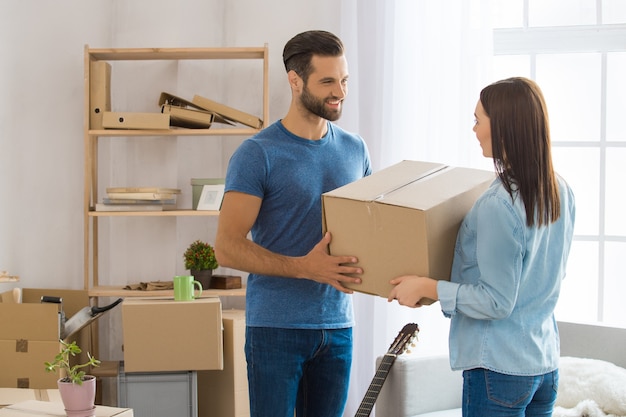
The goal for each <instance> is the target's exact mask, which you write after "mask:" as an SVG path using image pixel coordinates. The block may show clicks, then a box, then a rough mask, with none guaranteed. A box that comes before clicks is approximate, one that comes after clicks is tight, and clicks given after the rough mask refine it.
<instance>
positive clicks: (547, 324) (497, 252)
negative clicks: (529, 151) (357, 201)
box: [437, 178, 575, 375]
mask: <svg viewBox="0 0 626 417" xmlns="http://www.w3.org/2000/svg"><path fill="white" fill-rule="evenodd" d="M558 181H559V188H560V197H561V216H560V218H559V219H558V220H557V221H556V222H555V223H551V224H549V225H547V226H545V225H544V226H542V227H537V225H536V224H535V225H534V226H533V227H528V226H527V225H526V212H525V210H524V205H523V203H522V201H521V198H519V196H517V195H516V194H515V193H514V198H513V199H511V196H510V195H509V194H508V193H507V191H506V190H505V189H504V186H503V185H502V183H501V182H500V180H499V179H496V180H495V181H494V182H493V183H492V184H491V186H490V187H489V189H488V190H487V191H486V192H485V193H484V194H483V195H482V196H481V197H480V198H479V199H478V200H477V201H476V203H475V204H474V207H472V209H471V210H470V211H469V212H468V214H467V215H466V217H465V219H464V220H463V223H462V224H461V227H460V229H459V233H458V236H457V242H456V247H455V253H454V261H453V264H452V274H451V279H450V282H448V281H439V282H438V283H437V290H438V293H439V301H440V304H441V308H442V311H443V313H444V314H445V315H446V316H447V317H451V318H452V321H451V324H450V339H449V344H450V364H451V366H452V369H455V370H466V369H472V368H486V369H489V370H492V371H495V372H500V373H504V374H510V375H540V374H544V373H547V372H551V371H553V370H555V369H556V368H558V358H559V353H560V349H559V337H558V329H557V326H556V320H555V317H554V308H555V305H556V303H557V300H558V297H559V292H560V289H561V280H562V279H563V277H564V276H565V266H566V263H567V257H568V255H569V250H570V245H571V241H572V235H573V229H574V218H575V203H574V195H573V193H572V191H571V189H570V188H569V186H568V185H567V184H566V183H565V181H564V180H562V179H561V178H559V180H558Z"/></svg>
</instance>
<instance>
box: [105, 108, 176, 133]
mask: <svg viewBox="0 0 626 417" xmlns="http://www.w3.org/2000/svg"><path fill="white" fill-rule="evenodd" d="M102 127H104V128H105V129H169V128H170V115H169V114H163V113H133V112H110V111H105V112H104V113H103V114H102Z"/></svg>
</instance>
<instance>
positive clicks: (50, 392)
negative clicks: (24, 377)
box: [0, 388, 61, 408]
mask: <svg viewBox="0 0 626 417" xmlns="http://www.w3.org/2000/svg"><path fill="white" fill-rule="evenodd" d="M28 400H38V401H57V402H58V401H61V395H60V394H59V390H58V389H30V388H0V408H3V407H6V406H9V405H11V404H15V403H19V402H22V401H28Z"/></svg>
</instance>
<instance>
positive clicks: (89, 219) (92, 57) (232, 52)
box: [83, 45, 269, 297]
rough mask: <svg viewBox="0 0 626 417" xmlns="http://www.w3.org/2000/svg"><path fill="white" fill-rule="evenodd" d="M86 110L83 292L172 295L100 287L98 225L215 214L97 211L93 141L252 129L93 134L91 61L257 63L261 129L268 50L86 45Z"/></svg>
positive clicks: (234, 132) (248, 133)
mask: <svg viewBox="0 0 626 417" xmlns="http://www.w3.org/2000/svg"><path fill="white" fill-rule="evenodd" d="M84 58H85V62H84V68H85V76H84V81H85V85H84V88H85V100H84V102H85V106H84V108H85V110H84V120H85V123H84V148H85V161H84V170H85V186H84V201H83V210H84V287H85V289H86V290H88V293H89V295H90V296H91V297H109V296H111V297H119V296H125V297H126V296H130V297H133V296H142V297H145V296H172V295H173V294H172V292H171V291H149V292H148V291H130V290H124V289H123V288H122V287H117V286H106V285H105V286H103V285H100V278H99V276H98V221H99V219H101V218H106V217H122V216H124V217H170V218H171V217H173V216H190V217H193V216H218V215H219V212H217V211H196V210H189V209H187V210H171V211H150V212H135V211H133V212H97V211H94V206H95V203H96V202H97V201H98V194H97V190H98V178H97V172H98V170H97V165H98V146H97V143H98V140H99V139H100V138H103V137H109V138H115V137H125V138H128V137H139V136H251V135H253V134H255V133H257V132H258V130H257V129H251V128H246V127H241V126H239V125H237V126H233V127H225V128H213V127H211V128H210V129H183V128H171V129H163V130H156V129H151V130H121V129H119V130H118V129H92V126H90V102H91V101H90V91H91V89H90V86H91V84H90V83H91V78H90V75H91V74H90V68H91V64H92V63H93V62H95V61H147V60H170V61H171V60H174V61H180V60H232V59H245V60H262V63H263V65H262V66H263V70H262V71H263V98H262V100H263V103H262V104H263V115H262V120H263V123H264V125H263V127H266V126H267V124H268V120H269V64H268V47H267V45H265V46H263V47H235V48H122V49H120V48H89V46H88V45H86V46H85V57H84ZM244 294H245V288H242V289H239V290H206V291H205V292H203V295H219V296H242V295H244Z"/></svg>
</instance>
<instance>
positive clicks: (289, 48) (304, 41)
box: [283, 30, 344, 82]
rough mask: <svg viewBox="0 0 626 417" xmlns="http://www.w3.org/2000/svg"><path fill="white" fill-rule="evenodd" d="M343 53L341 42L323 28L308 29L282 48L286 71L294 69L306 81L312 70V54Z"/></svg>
mask: <svg viewBox="0 0 626 417" xmlns="http://www.w3.org/2000/svg"><path fill="white" fill-rule="evenodd" d="M343 53H344V52H343V43H342V42H341V40H340V39H339V38H338V37H337V36H335V35H333V34H332V33H330V32H326V31H324V30H310V31H307V32H302V33H300V34H298V35H296V36H294V37H293V38H291V39H290V40H289V42H287V44H286V45H285V48H284V49H283V63H284V64H285V70H287V72H289V71H291V70H294V71H295V72H296V74H298V75H299V76H300V78H302V80H304V82H306V81H307V79H308V77H309V74H310V73H311V71H312V70H313V69H312V67H311V57H312V56H313V55H320V56H341V55H343Z"/></svg>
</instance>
